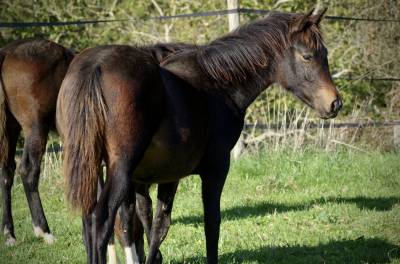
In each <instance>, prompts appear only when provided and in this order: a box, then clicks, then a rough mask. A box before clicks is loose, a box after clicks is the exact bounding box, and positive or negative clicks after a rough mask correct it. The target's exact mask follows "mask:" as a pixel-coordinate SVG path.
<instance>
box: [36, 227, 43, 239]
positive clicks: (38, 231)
mask: <svg viewBox="0 0 400 264" xmlns="http://www.w3.org/2000/svg"><path fill="white" fill-rule="evenodd" d="M33 233H34V234H35V236H36V237H44V232H43V229H41V228H40V227H39V226H33Z"/></svg>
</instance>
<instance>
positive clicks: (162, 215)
mask: <svg viewBox="0 0 400 264" xmlns="http://www.w3.org/2000/svg"><path fill="white" fill-rule="evenodd" d="M177 187H178V182H171V183H163V184H159V185H158V194H157V212H156V215H155V218H154V221H153V224H152V226H151V239H150V249H149V255H148V257H147V260H146V263H148V264H152V263H158V262H157V260H156V255H157V252H158V250H159V248H160V245H161V243H162V242H163V241H164V239H165V237H166V236H167V233H168V230H169V226H170V225H171V211H172V205H173V202H174V197H175V193H176V189H177Z"/></svg>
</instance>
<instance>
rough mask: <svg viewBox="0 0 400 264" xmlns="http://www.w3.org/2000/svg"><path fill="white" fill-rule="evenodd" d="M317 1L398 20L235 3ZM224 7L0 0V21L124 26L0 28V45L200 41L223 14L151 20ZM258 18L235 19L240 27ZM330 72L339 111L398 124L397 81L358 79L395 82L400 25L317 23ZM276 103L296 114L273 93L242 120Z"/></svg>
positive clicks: (398, 14) (182, 1)
mask: <svg viewBox="0 0 400 264" xmlns="http://www.w3.org/2000/svg"><path fill="white" fill-rule="evenodd" d="M317 2H318V3H319V4H322V5H323V6H327V7H328V8H329V9H328V14H327V15H330V16H348V17H363V18H380V19H397V20H400V8H399V6H400V1H398V0H386V1H374V0H345V1H339V0H334V1H328V0H322V1H316V0H301V1H300V0H241V1H240V6H241V7H243V8H255V9H267V10H281V11H290V12H305V11H307V10H309V9H310V8H312V7H314V6H315V5H316V4H317ZM221 9H226V1H225V0H202V1H190V0H151V1H147V0H135V1H130V0H96V1H95V0H85V1H82V0H73V1H60V0H57V1H52V0H35V1H24V0H3V1H0V21H2V22H22V21H24V22H28V21H29V22H32V21H46V22H52V21H74V20H98V19H125V18H132V20H130V21H124V22H112V23H99V24H95V25H85V26H62V27H55V26H53V27H35V28H23V29H21V28H18V29H6V28H0V45H1V46H3V45H5V44H7V43H9V42H11V41H13V40H16V39H20V38H26V37H33V36H43V37H45V38H48V39H51V40H54V41H56V42H59V43H60V44H62V45H65V46H66V47H70V48H72V49H74V50H76V51H79V50H82V49H84V48H87V47H92V46H96V45H101V44H111V43H119V44H135V45H143V44H151V43H155V42H160V41H179V42H192V43H197V44H202V43H206V42H208V41H210V40H212V39H213V38H216V37H217V36H220V35H222V34H224V33H226V32H227V31H228V23H227V16H214V17H199V18H181V19H174V20H157V19H151V18H152V17H156V16H160V15H174V14H181V13H192V12H204V11H209V10H221ZM259 17H261V16H260V15H254V14H241V23H242V24H243V23H246V22H248V21H251V20H253V19H257V18H259ZM323 28H324V32H325V39H326V43H327V46H328V49H329V52H330V53H329V59H330V65H331V71H332V74H333V75H334V76H335V77H339V78H340V77H341V78H351V79H352V80H343V79H340V80H336V83H337V85H338V86H339V88H340V90H341V92H342V93H343V96H344V100H345V111H344V113H345V114H347V115H350V114H351V113H353V112H354V111H360V112H361V113H362V114H361V116H363V117H368V118H380V119H386V120H388V119H398V117H399V115H400V82H385V81H365V80H363V79H365V78H374V77H400V66H399V61H400V45H399V43H400V23H399V22H397V23H396V22H366V21H343V20H329V19H326V20H325V21H324V22H323ZM279 100H280V101H283V104H284V105H285V106H286V107H287V110H288V114H290V113H293V112H294V111H296V109H299V108H298V106H297V103H296V101H295V100H293V99H291V98H288V97H286V96H283V95H282V92H281V91H279V90H277V89H274V91H273V92H272V93H271V92H269V93H268V96H267V94H265V95H263V96H261V97H260V99H259V100H258V101H257V102H256V104H254V105H253V107H252V109H251V110H250V112H251V115H249V117H248V118H249V120H250V121H255V120H260V119H261V117H262V113H263V112H265V111H266V108H265V106H266V104H271V103H276V102H277V101H279ZM342 116H343V115H342Z"/></svg>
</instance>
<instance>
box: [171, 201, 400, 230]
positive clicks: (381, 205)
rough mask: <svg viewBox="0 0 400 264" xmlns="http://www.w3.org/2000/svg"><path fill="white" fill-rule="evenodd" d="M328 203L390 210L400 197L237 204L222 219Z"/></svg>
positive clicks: (196, 219)
mask: <svg viewBox="0 0 400 264" xmlns="http://www.w3.org/2000/svg"><path fill="white" fill-rule="evenodd" d="M328 203H337V204H342V203H345V204H356V205H357V207H358V208H360V209H367V210H378V211H388V210H391V209H392V207H393V205H395V204H396V203H400V197H377V198H369V197H363V196H357V197H347V198H346V197H324V198H319V199H316V200H311V201H310V202H307V203H304V204H280V203H267V202H262V203H258V204H255V205H244V206H235V207H232V208H229V209H225V210H222V212H221V215H222V220H224V219H225V220H235V219H239V218H248V217H255V216H263V215H266V214H273V213H285V212H291V211H304V210H308V209H310V208H312V207H314V206H323V205H325V204H328ZM173 222H174V223H181V224H200V223H202V222H203V216H202V215H190V216H183V217H179V218H176V219H174V221H173Z"/></svg>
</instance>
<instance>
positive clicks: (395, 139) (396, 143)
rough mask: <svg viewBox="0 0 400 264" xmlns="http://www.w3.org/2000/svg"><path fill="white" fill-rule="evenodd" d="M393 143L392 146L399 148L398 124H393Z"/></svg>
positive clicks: (399, 126) (399, 132)
mask: <svg viewBox="0 0 400 264" xmlns="http://www.w3.org/2000/svg"><path fill="white" fill-rule="evenodd" d="M393 143H394V147H395V148H397V149H400V125H398V124H397V125H394V126H393Z"/></svg>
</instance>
